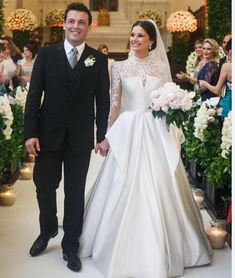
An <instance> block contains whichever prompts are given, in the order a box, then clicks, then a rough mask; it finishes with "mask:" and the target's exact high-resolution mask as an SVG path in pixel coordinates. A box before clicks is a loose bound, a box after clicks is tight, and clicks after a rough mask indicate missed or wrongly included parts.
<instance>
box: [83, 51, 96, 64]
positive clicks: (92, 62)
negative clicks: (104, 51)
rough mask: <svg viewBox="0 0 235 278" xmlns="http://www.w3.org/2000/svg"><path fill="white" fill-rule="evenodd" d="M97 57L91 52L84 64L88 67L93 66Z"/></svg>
mask: <svg viewBox="0 0 235 278" xmlns="http://www.w3.org/2000/svg"><path fill="white" fill-rule="evenodd" d="M95 61H96V59H95V57H94V56H93V54H91V55H90V56H88V57H87V58H86V60H85V61H84V64H85V66H86V67H92V66H93V65H94V63H95Z"/></svg>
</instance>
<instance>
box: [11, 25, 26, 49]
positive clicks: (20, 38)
mask: <svg viewBox="0 0 235 278" xmlns="http://www.w3.org/2000/svg"><path fill="white" fill-rule="evenodd" d="M12 34H13V41H14V43H15V44H16V45H17V46H18V47H19V48H20V49H21V50H22V51H23V48H24V46H25V45H26V44H28V43H29V39H30V31H21V30H13V31H12Z"/></svg>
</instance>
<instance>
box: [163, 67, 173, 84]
mask: <svg viewBox="0 0 235 278" xmlns="http://www.w3.org/2000/svg"><path fill="white" fill-rule="evenodd" d="M161 69H162V72H161V75H162V79H163V82H164V83H166V82H172V77H171V74H170V71H169V70H168V65H167V64H166V63H162V65H161Z"/></svg>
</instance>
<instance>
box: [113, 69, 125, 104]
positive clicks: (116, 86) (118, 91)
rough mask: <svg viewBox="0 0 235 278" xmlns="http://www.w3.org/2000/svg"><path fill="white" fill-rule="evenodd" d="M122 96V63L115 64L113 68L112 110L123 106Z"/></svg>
mask: <svg viewBox="0 0 235 278" xmlns="http://www.w3.org/2000/svg"><path fill="white" fill-rule="evenodd" d="M121 95H122V88H121V77H120V63H115V64H114V65H113V67H112V76H111V108H114V107H115V108H117V107H120V106H121Z"/></svg>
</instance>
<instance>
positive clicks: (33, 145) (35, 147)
mask: <svg viewBox="0 0 235 278" xmlns="http://www.w3.org/2000/svg"><path fill="white" fill-rule="evenodd" d="M25 147H26V150H27V152H28V153H29V154H33V155H35V156H37V155H38V154H37V153H38V152H40V150H41V149H40V144H39V140H38V138H30V139H28V140H27V141H26V142H25Z"/></svg>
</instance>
